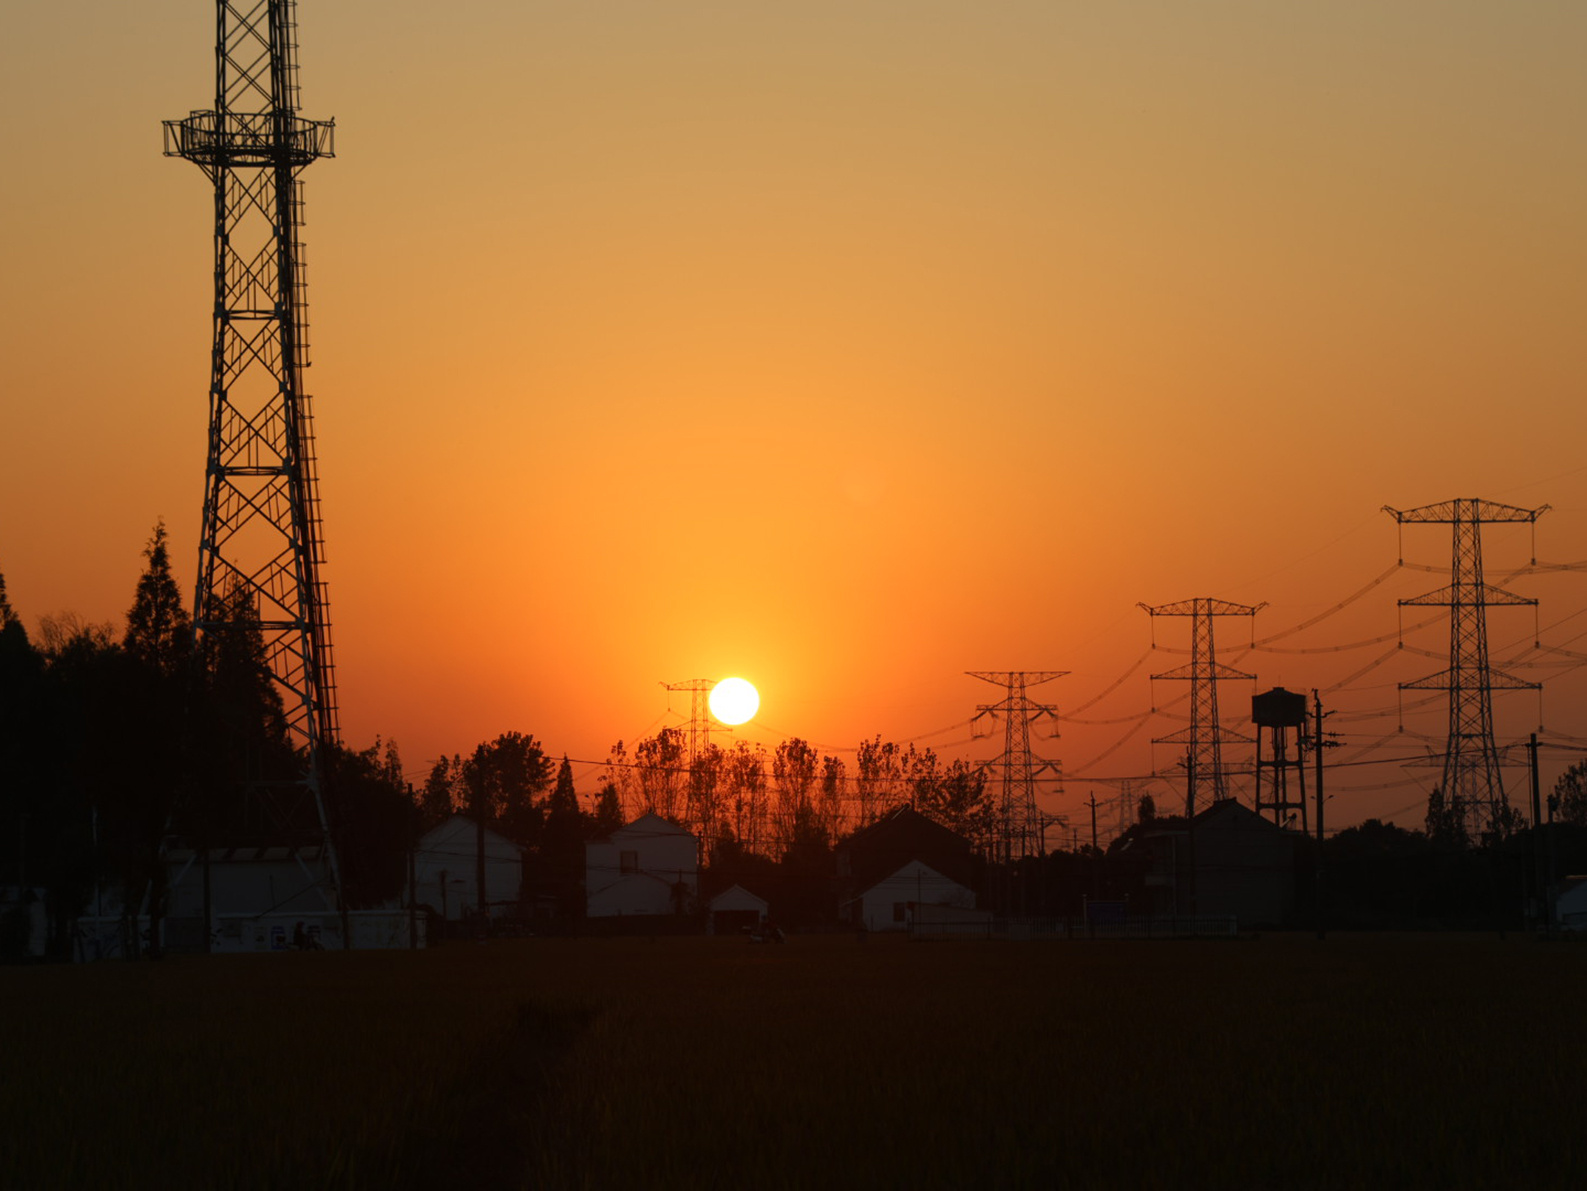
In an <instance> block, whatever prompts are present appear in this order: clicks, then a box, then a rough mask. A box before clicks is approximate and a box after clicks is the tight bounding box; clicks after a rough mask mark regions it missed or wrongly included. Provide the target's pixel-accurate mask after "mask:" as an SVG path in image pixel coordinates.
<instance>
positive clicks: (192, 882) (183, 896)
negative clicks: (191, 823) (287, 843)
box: [165, 846, 336, 923]
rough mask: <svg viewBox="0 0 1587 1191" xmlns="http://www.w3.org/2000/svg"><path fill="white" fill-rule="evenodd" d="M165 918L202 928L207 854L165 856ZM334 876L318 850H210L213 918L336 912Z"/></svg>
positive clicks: (185, 852)
mask: <svg viewBox="0 0 1587 1191" xmlns="http://www.w3.org/2000/svg"><path fill="white" fill-rule="evenodd" d="M167 856H168V859H169V862H170V872H169V875H168V876H167V878H166V880H167V881H168V882H169V888H168V891H167V894H166V904H165V916H166V917H167V918H170V919H177V920H181V919H191V920H194V921H196V922H199V923H202V921H203V917H204V853H203V852H202V851H201V850H192V849H173V850H172V851H171V852H169V853H168V854H167ZM333 888H334V887H333V884H332V881H331V875H330V870H329V868H328V866H327V865H326V864H325V862H324V861H323V859H322V858H321V849H320V848H319V847H317V846H311V847H306V848H280V847H276V848H211V849H210V851H209V899H210V907H211V910H212V912H213V913H214V915H215V916H216V917H217V918H219V917H221V916H222V915H244V914H246V915H258V914H318V913H323V912H327V911H333V910H335V909H336V896H335V893H334V891H333Z"/></svg>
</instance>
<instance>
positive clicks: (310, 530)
mask: <svg viewBox="0 0 1587 1191" xmlns="http://www.w3.org/2000/svg"><path fill="white" fill-rule="evenodd" d="M296 59H297V25H296V18H295V15H294V11H293V0H241V2H231V0H218V2H217V4H216V43H215V106H214V108H213V109H211V110H207V111H195V112H193V113H191V114H190V115H189V116H188V117H187V118H186V119H183V120H168V121H166V122H165V155H166V156H167V157H182V158H185V159H187V160H188V161H191V162H193V163H194V164H195V165H197V166H198V167H199V168H200V169H201V170H203V171H204V174H205V176H206V177H208V178H209V180H210V182H211V183H212V184H213V185H214V188H215V305H214V318H215V339H214V349H213V352H212V355H211V374H210V387H209V458H208V465H207V468H206V473H205V485H204V513H203V521H202V527H201V529H200V533H199V563H198V585H197V593H196V595H195V597H194V600H193V625H194V631H195V633H196V636H197V639H198V641H199V643H200V644H201V645H202V644H203V642H204V641H205V640H206V639H208V638H210V637H212V636H213V635H216V634H219V633H223V632H225V631H227V630H228V629H234V628H235V625H236V623H237V620H238V616H239V614H240V615H241V616H242V617H243V618H244V619H246V620H251V621H256V623H257V628H258V631H259V633H260V634H261V636H262V638H263V643H264V651H265V658H266V660H267V662H268V665H269V668H270V673H271V675H272V677H273V679H274V682H275V686H276V691H277V693H278V694H279V695H280V698H281V702H282V708H283V711H284V714H285V720H286V725H287V728H288V731H289V734H290V739H291V741H292V744H293V745H294V746H295V747H296V748H297V749H298V750H299V753H300V756H301V758H302V761H303V766H302V776H301V778H300V779H299V780H295V781H288V782H275V783H265V782H255V783H253V784H252V785H251V786H250V789H251V791H252V793H253V794H254V796H255V797H256V798H258V799H259V801H260V802H261V803H263V804H264V807H265V809H266V814H267V818H268V820H269V824H268V829H269V830H271V831H272V832H273V833H274V834H276V835H277V837H278V840H279V842H280V843H284V844H296V843H301V842H308V841H309V840H312V841H313V842H316V843H318V844H320V845H321V848H322V851H321V855H322V857H323V858H324V861H325V871H324V872H322V873H321V874H318V875H317V879H318V880H321V881H325V882H327V883H328V884H329V886H330V892H331V894H332V895H333V896H334V897H336V898H337V899H338V901H339V899H340V880H339V876H338V872H337V866H336V857H335V852H334V850H333V848H332V846H331V836H330V828H329V824H328V822H327V820H326V815H325V802H324V798H323V797H322V792H321V788H320V774H321V766H322V760H323V758H322V757H321V755H320V751H321V748H322V746H324V745H326V744H330V743H334V742H335V741H336V739H337V734H338V733H337V715H336V693H335V690H336V688H335V683H334V679H333V674H332V667H331V636H330V617H329V612H328V607H327V598H326V589H325V583H324V581H323V579H322V578H321V576H320V567H321V565H322V564H323V563H324V561H325V557H324V547H323V542H322V538H321V525H320V511H319V481H318V476H317V473H316V469H315V454H314V430H313V417H312V414H311V411H310V406H309V398H308V395H307V394H306V393H304V391H303V369H304V368H306V367H307V366H308V363H309V359H308V317H307V295H306V289H305V279H304V268H303V245H302V242H301V241H300V239H299V230H300V228H301V226H302V222H303V184H302V181H301V180H300V174H301V173H302V171H303V170H304V168H305V167H307V166H309V165H311V164H313V163H314V162H315V161H317V160H319V159H320V158H321V157H332V156H334V155H335V154H334V145H333V134H334V121H329V120H323V121H322V120H306V119H303V118H302V117H300V116H299V115H298V114H297V105H298V85H297V60H296Z"/></svg>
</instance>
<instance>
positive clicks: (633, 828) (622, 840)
mask: <svg viewBox="0 0 1587 1191" xmlns="http://www.w3.org/2000/svg"><path fill="white" fill-rule="evenodd" d="M699 888H700V844H699V841H698V840H697V839H696V838H695V837H694V835H693V833H692V832H689V831H686V830H685V829H684V828H682V827H679V826H678V825H677V824H676V823H669V822H668V821H667V820H666V819H663V818H662V817H661V816H660V815H657V814H644V815H641V816H639V818H637V819H635V820H634V821H633V822H632V823H627V824H625V825H623V826H622V827H619V828H618V829H617V830H616V831H613V832H612V833H611V834H610V835H609V836H606V837H605V838H604V839H592V840H589V841H588V842H586V843H585V845H584V889H585V894H584V898H585V900H584V912H585V914H586V916H588V917H590V918H611V917H617V916H620V915H628V914H686V913H689V912H690V911H691V909H692V908H693V907H694V904H695V902H696V900H697V897H698V895H699Z"/></svg>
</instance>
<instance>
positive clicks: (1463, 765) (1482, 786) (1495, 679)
mask: <svg viewBox="0 0 1587 1191" xmlns="http://www.w3.org/2000/svg"><path fill="white" fill-rule="evenodd" d="M1383 511H1384V512H1385V513H1387V514H1389V516H1391V517H1393V518H1394V520H1395V521H1396V522H1398V523H1399V524H1400V525H1401V526H1402V527H1403V526H1404V525H1405V524H1406V523H1408V522H1409V523H1420V524H1433V525H1450V526H1453V527H1454V530H1453V536H1454V550H1453V555H1452V561H1451V562H1450V568H1449V580H1450V581H1449V585H1448V586H1447V587H1441V588H1439V589H1438V590H1437V591H1430V592H1428V593H1426V594H1425V595H1419V596H1413V597H1412V598H1410V599H1408V600H1401V601H1400V607H1402V608H1409V607H1427V608H1448V609H1449V668H1448V669H1447V670H1440V671H1439V672H1438V673H1437V674H1429V675H1427V676H1426V677H1425V678H1418V679H1416V680H1414V681H1412V682H1402V683H1400V689H1401V690H1404V691H1411V690H1416V691H1430V690H1446V691H1448V692H1449V744H1448V746H1447V747H1446V749H1445V751H1444V778H1443V794H1444V805H1445V806H1446V807H1448V808H1449V810H1450V812H1451V813H1452V814H1453V816H1454V819H1455V821H1456V822H1458V823H1459V824H1460V827H1461V829H1462V830H1463V831H1466V832H1468V833H1470V831H1471V829H1472V828H1473V827H1477V826H1481V825H1483V821H1484V820H1486V824H1485V825H1486V826H1487V828H1488V829H1489V830H1493V831H1502V830H1503V829H1504V827H1505V820H1506V817H1507V815H1506V812H1507V811H1508V808H1509V800H1508V798H1507V797H1506V795H1505V792H1504V780H1503V778H1502V777H1500V775H1499V751H1498V749H1497V748H1496V747H1495V745H1494V742H1493V692H1494V691H1497V690H1510V691H1519V690H1536V689H1537V688H1538V685H1539V684H1537V683H1535V682H1526V681H1523V680H1522V679H1519V678H1513V677H1511V676H1510V675H1508V674H1505V673H1504V672H1503V671H1500V670H1495V669H1494V668H1493V667H1492V666H1490V665H1489V664H1488V605H1490V604H1499V605H1510V606H1513V605H1517V604H1520V605H1530V606H1533V607H1535V606H1536V605H1537V601H1536V600H1535V599H1528V598H1526V597H1525V596H1518V595H1514V594H1512V593H1511V592H1508V591H1504V590H1502V589H1500V588H1497V587H1494V586H1492V585H1490V584H1488V583H1487V582H1485V581H1484V580H1483V577H1482V527H1483V525H1485V524H1493V523H1495V522H1514V521H1525V522H1529V523H1535V522H1536V521H1537V519H1538V518H1539V517H1541V516H1542V515H1543V514H1544V513H1546V512H1548V506H1547V505H1544V506H1542V508H1537V509H1519V508H1516V507H1515V506H1514V505H1503V504H1495V503H1494V502H1493V501H1489V500H1477V499H1464V500H1446V501H1444V502H1443V503H1442V504H1435V505H1423V506H1422V507H1421V508H1419V509H1404V510H1401V509H1394V508H1390V507H1389V506H1388V505H1384V506H1383ZM1400 553H1401V556H1402V557H1401V561H1402V562H1403V561H1404V558H1403V555H1404V550H1403V549H1402V550H1401V552H1400ZM1533 561H1536V560H1535V559H1534V560H1533Z"/></svg>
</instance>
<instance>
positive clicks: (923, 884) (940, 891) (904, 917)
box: [845, 860, 975, 931]
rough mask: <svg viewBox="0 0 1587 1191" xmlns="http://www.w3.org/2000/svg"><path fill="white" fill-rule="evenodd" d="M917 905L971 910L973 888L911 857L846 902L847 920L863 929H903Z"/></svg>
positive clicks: (972, 905) (973, 904)
mask: <svg viewBox="0 0 1587 1191" xmlns="http://www.w3.org/2000/svg"><path fill="white" fill-rule="evenodd" d="M918 906H945V907H953V908H954V909H960V910H974V909H975V891H974V890H973V889H969V888H967V887H965V886H963V885H961V884H959V883H958V882H957V881H954V880H951V879H950V878H948V877H945V876H943V875H942V874H941V873H939V872H938V871H937V870H936V869H934V868H931V867H930V866H929V865H925V864H922V863H921V862H920V861H918V860H911V861H910V862H909V863H908V864H906V865H904V867H903V868H901V869H898V870H897V871H896V872H894V873H893V874H892V875H890V876H887V877H883V878H882V879H881V880H880V881H878V882H876V884H874V885H872V886H871V887H870V888H869V889H866V890H865V891H864V892H863V893H861V894H860V895H859V896H858V897H856V898H855V899H854V900H853V901H850V902H849V903H847V905H846V907H845V908H846V910H847V912H848V918H849V921H851V922H852V923H854V925H856V926H863V927H864V928H865V929H866V930H877V931H882V930H907V929H908V927H909V925H910V923H911V922H913V921H914V918H915V909H916V907H918Z"/></svg>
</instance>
